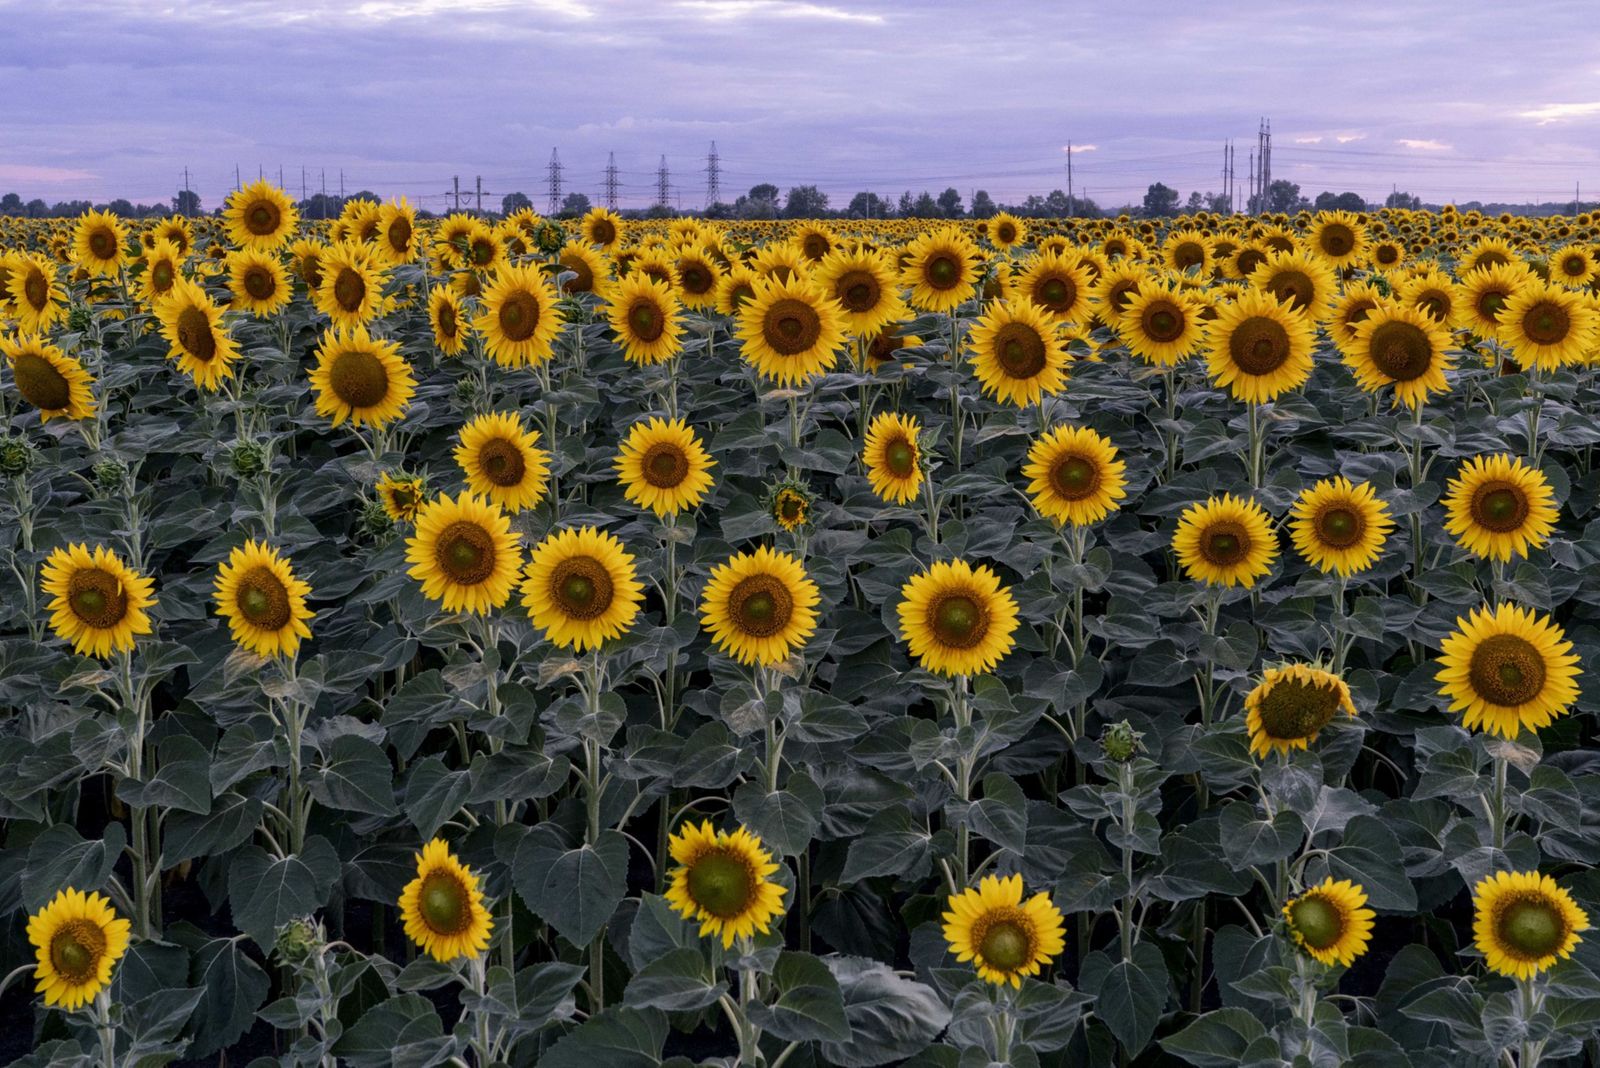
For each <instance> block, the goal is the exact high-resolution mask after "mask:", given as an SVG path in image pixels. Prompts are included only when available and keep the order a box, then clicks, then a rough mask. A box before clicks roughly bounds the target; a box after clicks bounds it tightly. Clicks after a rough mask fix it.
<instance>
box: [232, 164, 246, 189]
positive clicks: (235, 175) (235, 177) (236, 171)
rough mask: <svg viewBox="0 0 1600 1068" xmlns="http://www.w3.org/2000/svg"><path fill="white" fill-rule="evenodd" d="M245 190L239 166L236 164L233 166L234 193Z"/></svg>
mask: <svg viewBox="0 0 1600 1068" xmlns="http://www.w3.org/2000/svg"><path fill="white" fill-rule="evenodd" d="M243 188H244V183H243V182H241V181H240V180H239V165H238V164H237V163H235V164H234V165H233V191H234V192H236V193H237V192H238V191H239V190H241V189H243Z"/></svg>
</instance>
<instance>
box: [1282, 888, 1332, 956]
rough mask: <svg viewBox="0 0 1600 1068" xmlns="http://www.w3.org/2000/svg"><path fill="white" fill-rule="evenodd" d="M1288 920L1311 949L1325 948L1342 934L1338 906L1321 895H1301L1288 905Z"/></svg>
mask: <svg viewBox="0 0 1600 1068" xmlns="http://www.w3.org/2000/svg"><path fill="white" fill-rule="evenodd" d="M1289 922H1291V923H1293V924H1294V929H1295V931H1296V932H1297V933H1298V934H1299V935H1300V937H1301V939H1303V940H1304V941H1305V944H1306V945H1308V946H1310V947H1311V948H1312V949H1326V948H1328V947H1329V946H1331V945H1333V944H1334V943H1335V942H1337V941H1339V936H1340V935H1342V934H1344V918H1343V917H1342V916H1341V915H1340V914H1339V908H1338V906H1336V905H1335V904H1333V902H1331V901H1327V900H1325V899H1324V898H1321V897H1311V896H1307V897H1302V898H1301V899H1300V900H1298V901H1296V902H1295V903H1294V904H1293V905H1290V906H1289Z"/></svg>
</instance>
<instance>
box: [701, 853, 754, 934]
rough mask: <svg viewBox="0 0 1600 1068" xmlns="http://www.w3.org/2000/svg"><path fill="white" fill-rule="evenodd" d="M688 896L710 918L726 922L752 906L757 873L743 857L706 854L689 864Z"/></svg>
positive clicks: (725, 854)
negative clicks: (707, 913) (710, 916)
mask: <svg viewBox="0 0 1600 1068" xmlns="http://www.w3.org/2000/svg"><path fill="white" fill-rule="evenodd" d="M688 881H689V897H690V899H691V900H693V901H694V903H695V904H696V905H699V906H700V907H701V908H703V909H705V910H706V911H707V912H709V913H711V915H713V916H716V917H719V918H722V919H726V918H727V917H729V916H737V915H739V914H740V913H741V912H743V911H744V910H745V909H747V908H749V907H750V904H751V898H752V897H753V896H754V894H755V873H754V872H752V871H751V870H750V865H749V864H748V863H746V862H745V860H744V859H743V858H741V857H737V856H734V855H732V854H731V853H726V852H722V851H717V852H712V853H706V854H705V855H704V856H701V857H699V858H697V859H696V860H695V862H694V863H693V864H691V865H689V880H688Z"/></svg>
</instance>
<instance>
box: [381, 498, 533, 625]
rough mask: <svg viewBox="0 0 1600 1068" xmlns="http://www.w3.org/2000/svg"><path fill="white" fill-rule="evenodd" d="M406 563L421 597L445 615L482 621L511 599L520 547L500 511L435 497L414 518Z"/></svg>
mask: <svg viewBox="0 0 1600 1068" xmlns="http://www.w3.org/2000/svg"><path fill="white" fill-rule="evenodd" d="M406 561H407V562H408V563H410V564H411V568H410V570H409V572H408V573H409V574H410V575H411V577H412V578H414V579H417V580H418V581H420V582H421V583H422V592H423V594H425V595H426V596H428V597H429V598H431V599H433V600H435V601H438V602H439V603H440V604H441V605H443V607H444V610H445V611H446V612H470V613H473V614H474V615H480V616H481V615H486V614H487V613H488V611H489V609H491V608H499V607H501V606H502V605H504V604H505V603H506V601H507V600H509V599H510V597H511V591H512V589H513V588H514V587H515V586H516V582H517V572H518V570H519V569H520V568H521V566H522V546H521V543H520V542H519V541H518V540H517V535H516V534H514V533H512V531H511V520H510V519H509V518H508V517H507V515H506V513H505V511H504V510H503V509H502V508H501V507H500V506H499V505H497V504H495V503H493V502H492V501H486V500H483V499H482V498H480V497H474V496H473V495H472V494H471V493H468V492H465V491H463V492H462V493H461V495H460V496H458V497H456V498H455V499H454V500H452V499H451V498H450V497H448V496H440V497H437V498H435V499H434V500H431V501H429V502H428V503H426V504H424V505H423V506H422V508H421V509H420V510H419V511H418V512H417V519H416V529H415V530H414V531H413V532H412V534H411V537H409V538H407V539H406Z"/></svg>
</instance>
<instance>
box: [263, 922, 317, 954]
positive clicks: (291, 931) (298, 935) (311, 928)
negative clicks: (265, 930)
mask: <svg viewBox="0 0 1600 1068" xmlns="http://www.w3.org/2000/svg"><path fill="white" fill-rule="evenodd" d="M319 934H320V932H319V931H318V930H317V925H316V924H314V923H312V922H311V921H310V920H304V919H301V920H290V921H289V922H288V923H286V924H284V925H283V927H282V929H280V930H279V931H278V940H277V942H276V943H275V944H274V946H273V951H274V952H275V953H276V954H277V955H278V959H280V960H282V961H283V962H284V963H285V964H299V963H301V962H302V961H304V960H305V959H306V958H308V957H310V956H311V954H312V953H314V952H315V951H316V949H317V943H318V942H320V941H321V939H320V938H319V937H318V935H319Z"/></svg>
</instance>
